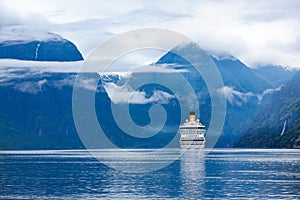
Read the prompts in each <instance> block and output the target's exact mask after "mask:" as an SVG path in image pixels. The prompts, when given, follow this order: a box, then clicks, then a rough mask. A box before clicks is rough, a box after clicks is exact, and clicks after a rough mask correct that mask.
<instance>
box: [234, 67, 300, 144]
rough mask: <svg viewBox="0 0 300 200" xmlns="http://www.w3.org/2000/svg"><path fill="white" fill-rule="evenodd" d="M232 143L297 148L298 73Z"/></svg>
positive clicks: (299, 122) (299, 137)
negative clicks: (243, 133)
mask: <svg viewBox="0 0 300 200" xmlns="http://www.w3.org/2000/svg"><path fill="white" fill-rule="evenodd" d="M255 119H256V120H255V121H254V122H253V123H252V124H251V125H250V128H249V129H248V131H247V132H246V135H245V136H243V137H242V138H241V139H240V140H239V141H238V142H237V143H236V144H235V147H249V148H250V147H251V148H300V73H299V72H298V73H297V74H296V75H295V76H294V77H293V79H292V80H290V81H289V82H288V83H287V84H286V85H285V86H283V88H282V89H281V90H280V91H278V92H276V93H275V94H274V95H273V96H272V98H271V100H270V101H269V103H268V104H267V105H266V106H265V107H264V108H263V109H262V110H261V112H260V113H259V114H258V115H257V116H256V117H255Z"/></svg>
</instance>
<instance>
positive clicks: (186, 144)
mask: <svg viewBox="0 0 300 200" xmlns="http://www.w3.org/2000/svg"><path fill="white" fill-rule="evenodd" d="M179 128H180V147H181V148H204V147H205V133H206V130H205V126H204V125H203V124H201V122H200V120H199V119H196V114H195V112H190V115H189V119H187V120H186V121H185V123H184V124H182V125H181V126H180V127H179Z"/></svg>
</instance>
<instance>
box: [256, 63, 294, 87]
mask: <svg viewBox="0 0 300 200" xmlns="http://www.w3.org/2000/svg"><path fill="white" fill-rule="evenodd" d="M253 70H254V71H255V72H256V73H257V74H259V75H260V76H261V77H263V78H264V79H265V80H267V81H269V82H271V83H272V84H273V85H274V86H279V85H281V84H285V83H286V82H287V81H289V80H290V79H292V78H293V76H294V75H295V74H296V73H297V70H290V69H287V68H283V67H281V66H272V65H269V66H260V67H258V68H254V69H253Z"/></svg>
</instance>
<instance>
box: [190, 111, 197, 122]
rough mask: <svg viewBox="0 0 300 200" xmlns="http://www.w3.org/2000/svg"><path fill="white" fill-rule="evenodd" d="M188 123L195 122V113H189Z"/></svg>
mask: <svg viewBox="0 0 300 200" xmlns="http://www.w3.org/2000/svg"><path fill="white" fill-rule="evenodd" d="M189 118H190V121H195V120H196V114H195V112H190V117H189Z"/></svg>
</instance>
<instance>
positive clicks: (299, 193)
mask: <svg viewBox="0 0 300 200" xmlns="http://www.w3.org/2000/svg"><path fill="white" fill-rule="evenodd" d="M139 151H140V152H141V151H143V150H139ZM145 151H149V150H145ZM98 153H99V154H101V155H105V158H106V159H108V160H109V161H110V163H115V164H116V165H119V166H122V165H124V166H125V165H126V166H131V169H136V170H137V172H138V170H139V168H138V165H136V164H137V163H146V164H147V163H148V164H149V165H151V164H152V165H155V164H158V163H159V162H161V161H162V160H164V159H165V158H166V157H167V156H168V155H163V154H162V155H160V156H158V157H157V158H151V159H149V158H147V157H139V156H137V157H130V158H129V157H126V158H120V157H118V156H116V155H119V153H120V152H118V151H114V150H101V151H98ZM176 154H178V155H180V150H174V149H173V150H172V149H170V152H169V155H171V157H172V156H174V155H176ZM0 159H1V160H0V162H1V163H0V198H1V199H114V198H116V199H125V198H128V199H157V198H162V199H166V198H167V199H249V198H254V199H258V198H259V199H297V198H299V197H300V150H263V149H261V150H256V149H252V150H250V149H214V150H212V151H210V152H206V153H203V152H199V151H198V150H191V151H189V150H188V151H186V152H185V153H184V154H183V155H182V156H181V157H179V159H177V160H175V161H174V162H172V163H171V164H170V165H168V166H167V167H165V168H162V169H160V170H157V171H152V172H147V173H124V172H122V171H118V170H115V169H113V168H110V167H108V166H106V165H104V164H103V163H101V162H99V161H98V160H97V159H95V158H94V157H92V156H91V155H90V154H89V153H88V152H87V151H81V150H77V151H1V152H0Z"/></svg>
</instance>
